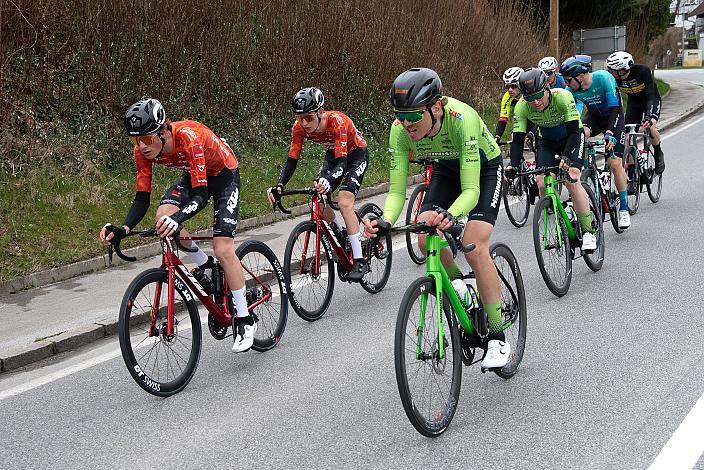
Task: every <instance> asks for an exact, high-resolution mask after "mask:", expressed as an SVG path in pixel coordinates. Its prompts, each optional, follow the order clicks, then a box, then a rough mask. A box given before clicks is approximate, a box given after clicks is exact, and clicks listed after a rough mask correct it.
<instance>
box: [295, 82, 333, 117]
mask: <svg viewBox="0 0 704 470" xmlns="http://www.w3.org/2000/svg"><path fill="white" fill-rule="evenodd" d="M324 103H325V96H323V92H322V91H320V90H319V89H318V88H314V87H308V88H302V89H300V90H298V93H296V95H295V96H294V97H293V100H292V101H291V105H292V106H293V112H295V113H296V114H305V113H314V112H316V111H317V110H319V109H320V108H322V107H323V104H324Z"/></svg>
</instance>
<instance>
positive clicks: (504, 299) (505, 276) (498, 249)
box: [489, 243, 528, 379]
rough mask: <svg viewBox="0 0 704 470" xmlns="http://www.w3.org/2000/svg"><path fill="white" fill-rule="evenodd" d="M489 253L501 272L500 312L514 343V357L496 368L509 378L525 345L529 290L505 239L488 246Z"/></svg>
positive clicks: (506, 332) (512, 343) (507, 334)
mask: <svg viewBox="0 0 704 470" xmlns="http://www.w3.org/2000/svg"><path fill="white" fill-rule="evenodd" d="M489 254H490V255H491V258H492V259H493V260H494V265H495V266H496V271H497V272H498V274H499V284H500V286H501V314H502V317H503V323H504V325H508V327H507V328H506V329H505V330H504V334H505V335H506V341H508V343H509V344H510V345H511V357H510V358H509V360H508V363H507V364H506V365H505V366H504V367H503V368H501V369H500V370H497V371H496V375H498V376H499V377H501V378H503V379H509V378H511V377H513V376H514V374H515V373H516V371H517V370H518V366H519V365H520V364H521V360H523V352H524V351H525V347H526V326H527V316H528V309H527V308H526V291H525V288H524V287H523V276H521V270H520V268H519V267H518V261H517V260H516V257H515V256H514V254H513V252H512V251H511V249H510V248H509V247H508V246H506V245H504V244H503V243H494V244H493V245H492V246H491V248H490V249H489Z"/></svg>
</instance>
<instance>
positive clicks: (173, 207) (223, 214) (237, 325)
mask: <svg viewBox="0 0 704 470" xmlns="http://www.w3.org/2000/svg"><path fill="white" fill-rule="evenodd" d="M125 129H126V130H127V133H128V134H129V135H130V138H131V139H132V143H133V144H134V162H135V166H136V168H137V193H136V195H135V198H134V201H133V202H132V206H131V208H130V210H129V213H128V214H127V217H126V218H125V221H124V222H123V224H122V226H116V225H113V224H105V226H104V227H103V228H102V229H101V230H100V240H101V241H102V242H103V243H106V244H109V243H111V242H115V241H118V240H120V239H122V238H124V237H125V236H126V235H127V234H128V233H129V232H130V231H131V230H132V229H133V228H134V227H135V226H136V225H137V224H139V222H141V220H142V219H143V218H144V216H145V215H146V214H147V210H148V209H149V199H150V196H151V191H152V167H153V165H154V164H159V165H164V166H167V167H170V168H181V169H183V175H182V176H181V178H180V179H179V181H177V182H176V183H174V184H173V185H172V186H171V187H170V188H169V189H168V190H166V192H165V193H164V196H163V197H162V199H161V204H160V205H159V208H158V209H157V211H156V225H155V226H156V230H157V232H158V233H159V235H160V236H162V237H167V236H169V235H172V234H174V233H175V232H178V231H180V233H181V234H183V235H184V236H188V233H187V232H186V231H185V230H181V224H182V223H183V222H185V221H186V220H188V219H190V218H191V217H193V216H194V215H196V214H197V213H198V212H200V211H201V210H202V209H203V208H205V206H206V205H207V204H208V199H210V198H211V197H212V198H213V215H214V221H213V252H214V253H215V257H216V258H217V259H218V260H219V261H220V264H222V267H223V271H224V272H225V277H226V279H227V284H228V285H229V286H230V288H231V289H232V291H231V292H230V294H229V295H228V299H229V302H230V307H231V309H230V311H231V312H233V313H234V314H233V315H232V331H233V333H234V334H233V337H234V344H233V346H232V350H233V351H234V352H243V351H246V350H248V349H249V348H251V347H252V343H253V342H254V333H255V332H256V330H257V324H256V323H255V322H254V319H253V318H252V316H251V315H250V314H249V311H248V309H247V299H246V297H245V285H244V273H243V271H242V264H241V263H240V260H239V258H237V255H235V246H234V239H233V236H234V235H235V230H236V228H237V215H238V212H239V192H240V172H239V168H238V162H237V159H236V158H235V154H234V152H233V151H232V149H231V148H230V147H229V146H228V145H227V143H226V142H224V141H223V140H222V139H220V138H219V137H218V136H217V135H215V133H213V131H212V130H210V129H209V128H208V127H206V126H204V125H203V124H201V123H199V122H196V121H176V122H171V121H170V120H168V119H167V118H166V112H165V111H164V107H163V106H162V105H161V103H160V102H159V101H158V100H155V99H143V100H141V101H138V102H137V103H135V104H133V105H132V106H130V107H129V108H128V110H127V113H126V115H125ZM184 243H185V244H187V243H188V242H184ZM191 243H193V242H191ZM193 245H195V243H193ZM196 248H198V247H197V245H196ZM187 256H188V258H190V260H192V261H193V262H195V263H196V264H197V265H198V266H199V268H197V269H196V270H194V277H196V279H197V280H198V282H199V283H200V284H201V285H202V286H203V288H204V290H205V291H206V293H209V292H207V291H208V288H209V287H210V286H208V285H207V284H209V282H210V280H209V279H207V275H205V273H204V272H203V271H204V270H205V269H207V268H209V267H211V266H212V263H213V260H212V259H211V258H210V257H209V256H208V255H206V254H205V253H204V252H203V251H202V250H201V249H200V248H198V250H197V251H196V252H195V253H187Z"/></svg>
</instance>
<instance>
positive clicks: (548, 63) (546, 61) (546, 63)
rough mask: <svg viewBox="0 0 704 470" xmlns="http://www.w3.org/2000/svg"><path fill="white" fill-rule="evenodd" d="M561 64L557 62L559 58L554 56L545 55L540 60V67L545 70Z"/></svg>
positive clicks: (555, 67)
mask: <svg viewBox="0 0 704 470" xmlns="http://www.w3.org/2000/svg"><path fill="white" fill-rule="evenodd" d="M559 66H560V64H558V63H557V59H556V58H554V57H552V56H547V57H543V58H542V59H540V62H538V67H539V68H541V69H542V70H543V72H548V71H551V70H555V69H557V68H558V67H559Z"/></svg>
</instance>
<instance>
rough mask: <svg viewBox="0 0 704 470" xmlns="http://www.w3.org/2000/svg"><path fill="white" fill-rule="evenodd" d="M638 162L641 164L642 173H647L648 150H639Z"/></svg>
mask: <svg viewBox="0 0 704 470" xmlns="http://www.w3.org/2000/svg"><path fill="white" fill-rule="evenodd" d="M638 164H639V165H640V171H641V173H645V171H646V170H647V169H648V152H647V151H646V150H639V151H638Z"/></svg>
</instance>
